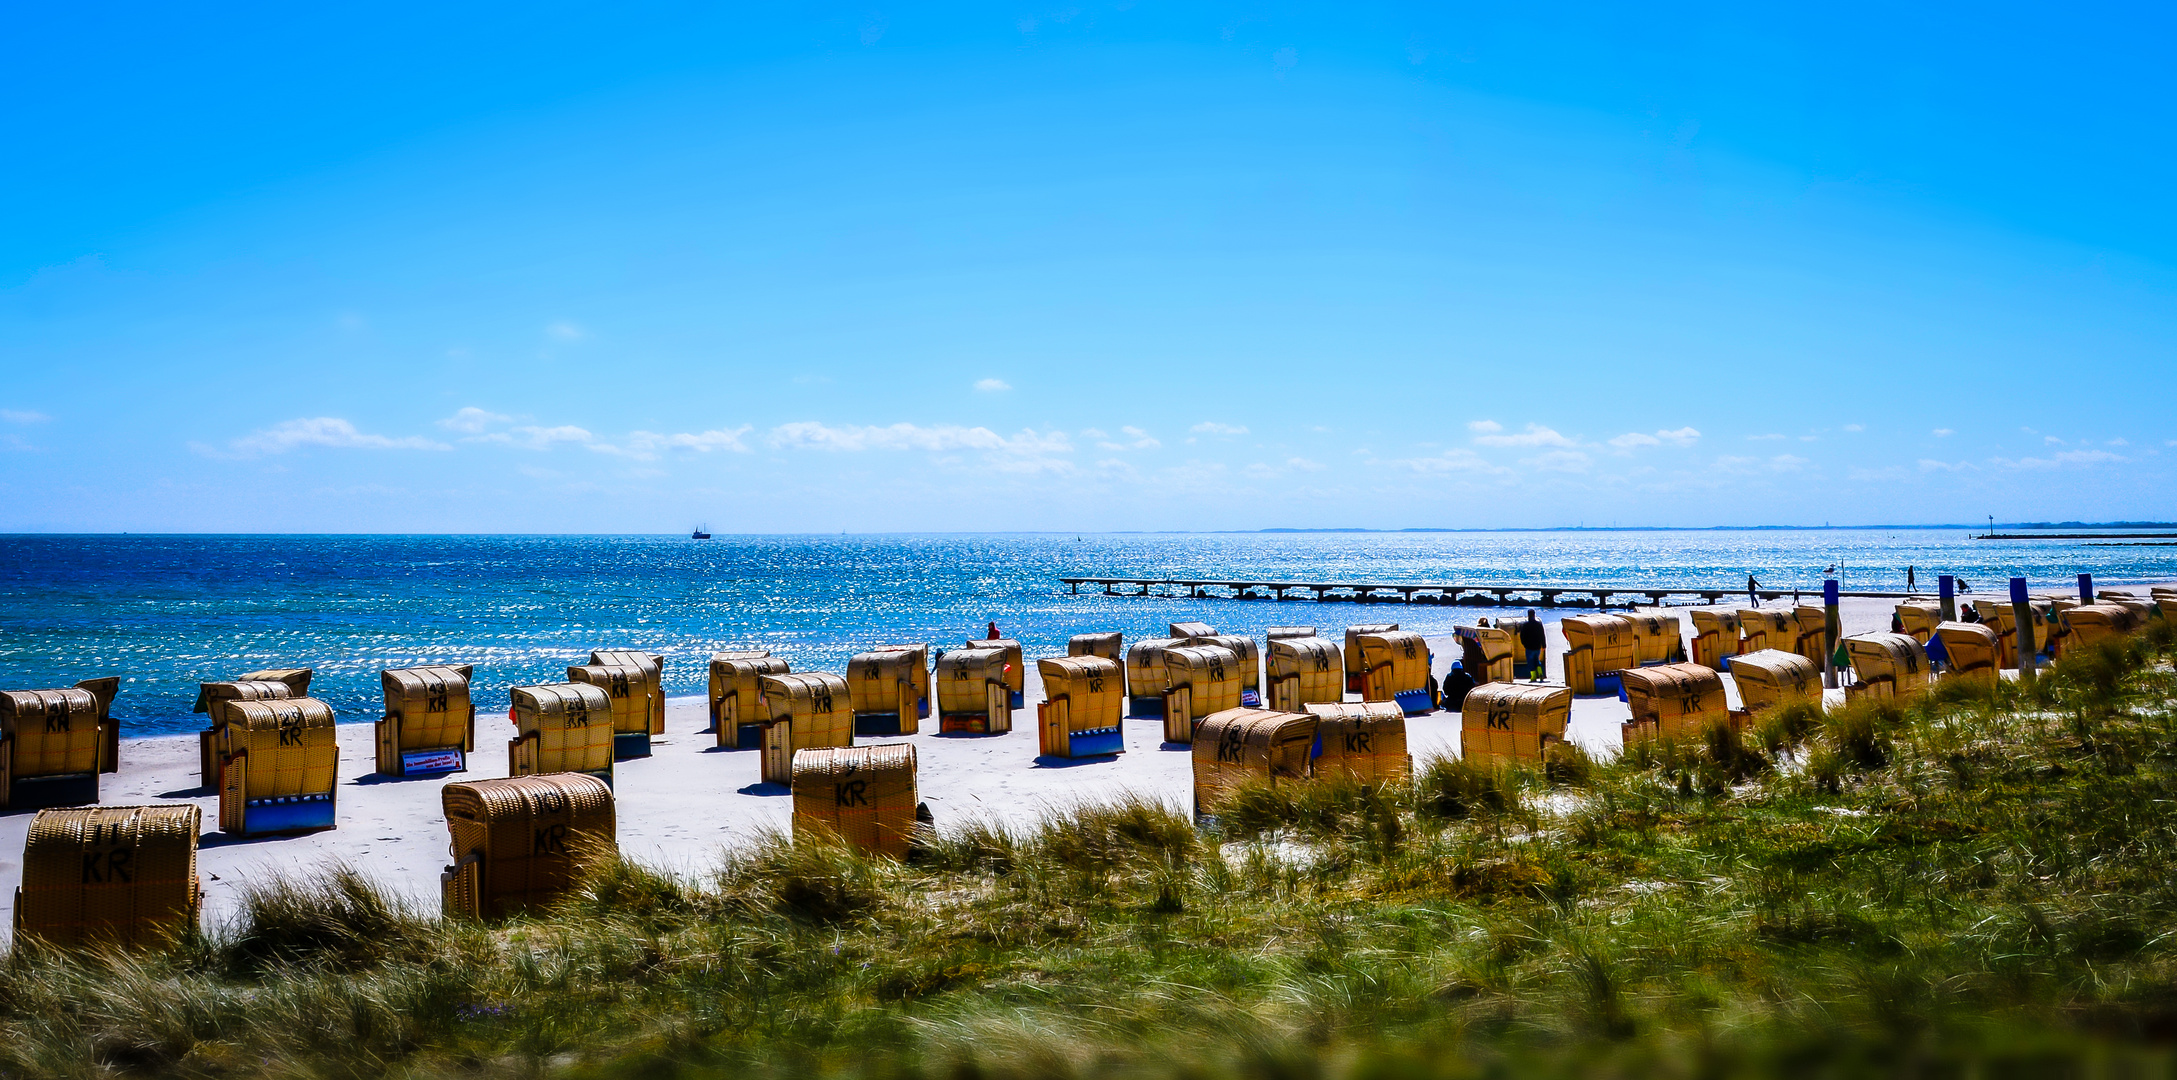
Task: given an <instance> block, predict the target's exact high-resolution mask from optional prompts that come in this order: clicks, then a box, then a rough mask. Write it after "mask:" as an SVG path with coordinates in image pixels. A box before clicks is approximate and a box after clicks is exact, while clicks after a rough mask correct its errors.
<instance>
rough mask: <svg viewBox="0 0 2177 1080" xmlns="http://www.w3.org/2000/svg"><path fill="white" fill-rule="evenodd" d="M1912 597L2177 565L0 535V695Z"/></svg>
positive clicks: (1206, 545)
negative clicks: (1252, 582)
mask: <svg viewBox="0 0 2177 1080" xmlns="http://www.w3.org/2000/svg"><path fill="white" fill-rule="evenodd" d="M1840 562H1841V563H1842V565H1843V566H1844V581H1845V585H1846V587H1847V588H1853V589H1900V588H1902V587H1903V585H1904V568H1905V567H1906V566H1907V565H1912V566H1916V567H1917V568H1918V569H1919V572H1920V573H1921V575H1922V577H1921V579H1920V580H1921V582H1922V585H1923V587H1932V584H1933V581H1934V575H1935V574H1936V573H1953V574H1958V575H1961V576H1963V577H1965V578H1966V579H1967V580H1968V581H1970V582H1972V583H1973V584H1974V585H1975V586H1976V587H1977V588H1980V589H1983V590H1987V589H1995V588H1999V587H2000V586H2001V584H2002V582H2003V581H2004V580H2005V579H2007V578H2009V577H2010V576H2012V575H2013V574H2023V575H2026V576H2028V577H2030V578H2032V579H2033V580H2034V581H2035V583H2036V584H2037V585H2042V586H2047V587H2049V588H2058V587H2063V588H2068V587H2071V585H2072V583H2073V575H2074V574H2076V573H2078V572H2080V571H2086V572H2091V573H2093V574H2095V575H2096V580H2097V581H2098V582H2102V583H2107V584H2122V583H2128V582H2140V581H2171V580H2177V547H2139V546H2128V547H2101V546H2090V545H2087V544H2082V543H2079V542H2076V541H2033V542H2023V543H2013V542H2000V543H1992V542H1985V541H1981V542H1976V541H1972V540H1970V539H1968V538H1967V535H1966V533H1965V531H1963V530H1897V531H1872V530H1833V531H1832V530H1821V531H1788V532H1787V531H1761V530H1756V531H1689V532H1575V533H1564V532H1537V533H1305V534H1254V533H1248V534H1211V535H1163V534H1158V535H1138V534H1120V535H1085V536H1082V537H1080V538H1078V539H1077V538H1075V537H1073V536H1051V535H1012V534H1001V535H972V536H953V535H944V536H837V537H834V536H756V537H734V536H720V537H718V538H717V539H715V540H710V541H700V542H699V541H692V540H689V539H687V538H686V537H678V536H676V537H654V536H606V537H591V536H573V537H558V536H555V537H536V536H43V535H38V536H7V537H0V688H25V689H27V688H34V687H47V686H65V685H68V684H69V683H72V682H74V681H75V680H77V679H81V678H88V677H92V676H97V675H121V676H124V677H125V678H126V679H127V682H126V683H125V684H124V687H123V691H122V696H121V700H120V702H119V703H118V705H117V708H116V711H117V713H119V714H120V715H121V716H122V717H123V718H124V719H125V720H126V721H127V722H128V728H127V730H129V731H130V732H132V733H158V732H177V731H184V730H189V729H193V728H195V727H197V726H199V720H198V718H196V717H193V716H191V715H190V714H189V712H188V710H189V706H190V704H191V703H192V701H193V700H194V698H195V693H196V684H197V683H198V682H199V681H201V680H206V679H223V678H231V677H232V676H233V675H235V674H237V673H239V672H242V671H248V670H252V669H256V668H266V667H296V666H308V667H314V668H316V669H317V671H318V677H317V682H316V683H314V684H313V692H314V693H316V694H317V695H318V696H320V697H323V698H325V699H326V700H327V701H328V702H330V703H331V704H332V705H333V707H334V709H335V710H336V711H337V712H338V713H339V714H340V716H341V717H342V719H344V720H353V721H362V720H373V719H376V718H377V715H378V711H379V707H380V702H379V691H378V676H377V673H378V671H379V669H381V668H387V667H403V666H408V665H412V664H420V663H470V664H475V665H476V667H477V672H476V676H475V681H476V686H477V691H476V693H477V703H478V707H479V709H481V710H483V711H484V712H486V713H489V712H492V711H494V710H498V711H503V710H504V709H505V707H506V702H507V688H508V687H510V686H517V685H522V684H525V683H534V682H553V681H559V680H561V679H563V678H564V676H565V670H564V669H565V668H566V667H567V665H568V664H571V663H580V662H582V661H584V660H586V659H587V657H588V655H589V651H590V650H591V649H594V648H639V649H647V650H649V651H652V652H658V653H663V654H665V655H666V656H667V657H668V659H667V662H666V679H667V684H668V690H669V691H670V692H672V693H675V694H700V693H702V692H703V690H704V685H705V679H706V672H707V660H708V657H709V654H710V653H711V652H712V651H713V650H715V649H720V648H728V647H735V646H761V647H767V648H770V649H771V650H773V651H774V652H775V653H776V654H778V655H782V656H785V657H787V658H788V659H789V660H791V661H792V662H793V663H794V665H795V667H796V668H797V669H802V670H831V671H841V670H844V666H845V663H846V659H847V657H848V656H850V655H852V654H853V653H855V652H857V651H859V650H861V649H863V648H866V647H868V646H870V645H874V644H880V643H884V642H893V641H928V642H932V643H935V644H937V645H940V646H944V645H949V644H952V643H956V642H958V641H961V640H963V639H965V638H967V637H971V636H972V637H981V636H982V633H983V628H984V624H985V622H986V621H987V620H992V619H995V620H996V621H997V622H998V624H999V627H1000V628H1001V629H1002V630H1004V631H1005V632H1006V633H1007V634H1008V635H1009V636H1013V637H1018V638H1020V639H1021V640H1022V642H1023V644H1024V645H1025V646H1026V648H1027V650H1028V655H1029V656H1031V657H1034V656H1038V655H1052V654H1054V653H1059V652H1063V651H1064V647H1065V641H1066V638H1067V637H1069V636H1070V635H1072V634H1075V633H1080V632H1084V631H1089V630H1119V631H1123V632H1124V633H1125V634H1126V635H1127V637H1128V638H1129V639H1133V638H1137V637H1150V636H1162V634H1163V631H1164V628H1165V625H1166V624H1167V623H1169V622H1173V621H1178V620H1184V619H1201V620H1203V621H1206V622H1209V623H1212V624H1213V625H1215V626H1217V627H1219V628H1220V629H1230V630H1234V631H1236V632H1244V633H1252V634H1260V633H1261V632H1262V631H1263V629H1264V628H1266V627H1269V626H1275V625H1281V624H1294V623H1297V624H1312V625H1318V626H1322V627H1324V628H1325V629H1326V630H1334V629H1342V628H1343V627H1344V626H1345V625H1346V624H1348V623H1355V622H1376V621H1396V622H1398V623H1400V624H1402V625H1404V626H1407V627H1410V628H1413V629H1419V630H1423V631H1425V632H1443V631H1446V630H1447V629H1448V628H1449V627H1450V626H1452V625H1453V624H1455V623H1462V622H1471V621H1472V620H1473V619H1474V618H1475V616H1476V615H1477V614H1481V612H1478V611H1477V610H1475V609H1461V608H1448V607H1423V606H1405V605H1400V606H1397V607H1396V608H1395V609H1388V608H1385V607H1380V606H1372V607H1363V606H1361V605H1356V604H1342V603H1341V604H1316V603H1313V602H1309V601H1295V602H1286V603H1272V602H1267V601H1254V602H1235V601H1229V600H1184V599H1135V598H1114V597H1106V596H1102V595H1100V594H1096V595H1091V594H1087V593H1084V594H1083V595H1079V596H1074V595H1069V594H1068V593H1067V591H1066V589H1065V587H1064V586H1063V585H1061V584H1059V582H1058V580H1057V579H1058V578H1059V577H1060V576H1062V575H1093V576H1170V577H1225V576H1231V577H1240V578H1257V579H1268V580H1294V581H1313V580H1321V581H1351V580H1362V581H1372V582H1402V581H1411V582H1445V581H1449V582H1458V583H1461V584H1466V583H1489V582H1530V583H1555V584H1567V585H1590V584H1592V585H1608V586H1620V587H1626V586H1634V585H1650V584H1652V585H1658V586H1679V587H1688V586H1708V587H1717V588H1738V587H1743V586H1744V584H1745V581H1746V575H1747V574H1748V573H1752V574H1754V575H1755V576H1756V577H1758V578H1760V580H1761V582H1762V584H1763V585H1764V586H1765V587H1772V588H1778V587H1780V588H1792V587H1795V586H1804V587H1806V588H1808V589H1810V590H1814V589H1819V587H1820V585H1819V582H1820V580H1821V571H1822V569H1823V568H1824V567H1827V566H1829V565H1831V564H1835V563H1840Z"/></svg>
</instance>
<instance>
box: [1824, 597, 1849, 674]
mask: <svg viewBox="0 0 2177 1080" xmlns="http://www.w3.org/2000/svg"><path fill="white" fill-rule="evenodd" d="M1822 611H1823V612H1824V618H1823V621H1824V623H1825V624H1826V625H1825V628H1824V632H1823V634H1822V689H1824V690H1835V689H1836V688H1837V635H1838V633H1839V632H1840V631H1842V630H1843V629H1844V616H1843V615H1841V614H1839V613H1838V611H1837V579H1836V578H1828V579H1826V580H1824V581H1823V582H1822Z"/></svg>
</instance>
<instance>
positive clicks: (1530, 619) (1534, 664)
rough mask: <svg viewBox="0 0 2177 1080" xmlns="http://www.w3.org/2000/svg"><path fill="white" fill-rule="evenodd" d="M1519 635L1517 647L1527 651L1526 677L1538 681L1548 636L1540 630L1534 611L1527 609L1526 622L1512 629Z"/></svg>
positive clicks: (1540, 625) (1539, 621) (1539, 623)
mask: <svg viewBox="0 0 2177 1080" xmlns="http://www.w3.org/2000/svg"><path fill="white" fill-rule="evenodd" d="M1513 630H1515V631H1516V632H1517V633H1518V634H1519V647H1520V648H1522V649H1525V650H1527V677H1528V678H1530V679H1535V680H1537V681H1539V680H1540V679H1541V678H1542V649H1543V647H1544V646H1546V645H1548V644H1549V643H1550V636H1549V634H1548V633H1546V632H1545V631H1544V630H1543V629H1542V620H1540V619H1537V618H1535V617H1534V609H1533V608H1528V609H1527V621H1526V622H1523V623H1520V624H1519V625H1518V626H1516V627H1513Z"/></svg>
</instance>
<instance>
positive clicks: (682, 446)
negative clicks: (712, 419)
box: [591, 424, 750, 461]
mask: <svg viewBox="0 0 2177 1080" xmlns="http://www.w3.org/2000/svg"><path fill="white" fill-rule="evenodd" d="M749 430H750V428H749V426H748V425H747V424H743V425H741V426H740V427H737V428H734V429H733V430H731V431H720V430H717V429H715V428H714V429H712V430H710V431H705V432H702V433H700V434H695V435H690V434H688V433H686V432H682V433H679V434H675V435H660V434H658V433H657V432H654V431H637V432H632V433H630V434H629V435H628V437H627V449H626V452H627V454H628V455H629V456H631V457H634V458H636V459H637V460H641V461H648V460H650V459H651V458H653V457H656V456H657V452H658V451H660V450H693V451H695V452H697V453H701V454H708V453H710V452H711V451H713V450H730V451H732V452H734V453H737V454H745V453H748V444H747V443H745V442H742V441H741V436H743V435H746V434H748V433H749ZM591 449H593V450H603V451H605V452H607V453H611V452H613V450H611V449H607V448H606V447H604V446H603V445H597V446H592V447H591ZM614 449H617V448H614Z"/></svg>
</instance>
